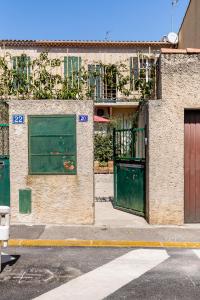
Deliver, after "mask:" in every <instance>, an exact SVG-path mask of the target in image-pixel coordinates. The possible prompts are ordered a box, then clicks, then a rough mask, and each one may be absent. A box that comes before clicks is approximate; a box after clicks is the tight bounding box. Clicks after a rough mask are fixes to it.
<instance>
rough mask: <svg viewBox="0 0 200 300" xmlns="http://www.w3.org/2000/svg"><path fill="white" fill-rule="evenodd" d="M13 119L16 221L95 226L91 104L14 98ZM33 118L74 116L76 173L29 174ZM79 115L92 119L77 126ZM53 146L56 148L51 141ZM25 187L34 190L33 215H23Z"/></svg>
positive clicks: (13, 208) (12, 174)
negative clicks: (19, 121)
mask: <svg viewBox="0 0 200 300" xmlns="http://www.w3.org/2000/svg"><path fill="white" fill-rule="evenodd" d="M16 114H20V115H23V116H24V124H13V120H12V117H13V115H16ZM9 115H10V129H9V131H10V182H11V200H10V203H11V211H12V212H11V221H12V223H15V224H93V222H94V180H93V176H94V174H93V101H89V100H88V101H78V100H77V101H62V100H60V101H59V100H34V101H26V100H24V101H23V100H20V101H17V100H13V101H10V102H9ZM30 115H32V116H40V115H43V116H51V115H56V116H63V115H75V116H76V153H77V154H76V156H77V171H76V174H73V175H72V174H71V175H67V174H62V175H61V174H59V175H55V174H38V175H35V174H34V175H32V174H30V171H29V167H30V162H29V160H30V158H29V151H30V147H29V143H30V142H29V140H28V136H29V134H28V131H29V130H30V126H29V121H28V120H29V119H28V117H29V116H30ZM80 115H87V116H88V121H87V122H79V116H80ZM65 128H66V127H65ZM60 141H61V140H60ZM61 142H62V141H61ZM50 143H52V145H53V141H52V140H51V141H50ZM59 145H60V142H59ZM57 147H58V146H57ZM58 148H59V147H58ZM35 149H36V148H35ZM53 149H54V146H51V151H55V150H53ZM35 151H37V149H36V150H35ZM57 151H58V150H57ZM56 154H57V152H56ZM21 189H22V190H27V189H29V190H31V195H32V196H31V199H30V201H31V206H32V208H31V211H30V212H29V213H24V211H23V213H20V209H19V197H20V196H19V191H20V190H21ZM22 208H23V207H22Z"/></svg>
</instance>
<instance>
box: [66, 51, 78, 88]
mask: <svg viewBox="0 0 200 300" xmlns="http://www.w3.org/2000/svg"><path fill="white" fill-rule="evenodd" d="M80 68H81V57H78V56H68V57H66V56H65V57H64V77H65V78H66V77H67V79H68V81H69V82H70V83H71V86H72V87H73V85H75V84H76V83H77V84H79V76H78V72H79V71H80Z"/></svg>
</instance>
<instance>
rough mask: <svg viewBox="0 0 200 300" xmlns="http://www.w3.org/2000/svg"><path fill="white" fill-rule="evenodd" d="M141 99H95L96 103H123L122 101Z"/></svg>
mask: <svg viewBox="0 0 200 300" xmlns="http://www.w3.org/2000/svg"><path fill="white" fill-rule="evenodd" d="M138 101H139V99H128V98H116V99H103V98H98V99H95V100H94V102H95V103H122V102H138Z"/></svg>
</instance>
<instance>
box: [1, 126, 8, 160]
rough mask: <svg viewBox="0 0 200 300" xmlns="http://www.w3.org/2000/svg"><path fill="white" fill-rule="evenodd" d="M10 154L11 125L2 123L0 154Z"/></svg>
mask: <svg viewBox="0 0 200 300" xmlns="http://www.w3.org/2000/svg"><path fill="white" fill-rule="evenodd" d="M8 155H9V125H8V124H0V156H8Z"/></svg>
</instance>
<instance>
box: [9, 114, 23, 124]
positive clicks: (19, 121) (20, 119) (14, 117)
mask: <svg viewBox="0 0 200 300" xmlns="http://www.w3.org/2000/svg"><path fill="white" fill-rule="evenodd" d="M24 121H25V117H24V115H12V123H13V124H24Z"/></svg>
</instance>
